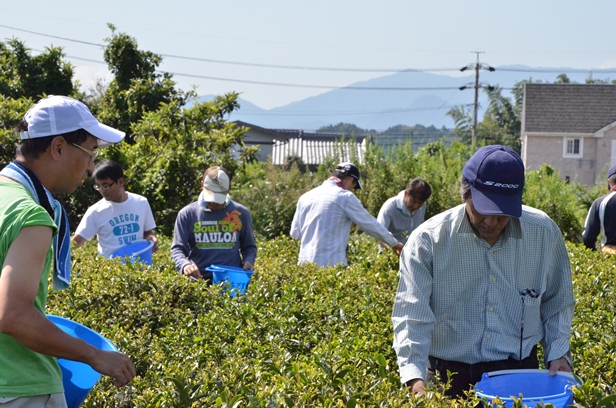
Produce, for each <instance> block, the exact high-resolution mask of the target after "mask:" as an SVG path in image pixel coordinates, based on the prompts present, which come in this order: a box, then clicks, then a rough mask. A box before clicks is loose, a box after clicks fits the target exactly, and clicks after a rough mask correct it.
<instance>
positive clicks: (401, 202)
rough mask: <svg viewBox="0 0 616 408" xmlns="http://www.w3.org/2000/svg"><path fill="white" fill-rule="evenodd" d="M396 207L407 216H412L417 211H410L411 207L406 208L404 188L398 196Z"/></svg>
mask: <svg viewBox="0 0 616 408" xmlns="http://www.w3.org/2000/svg"><path fill="white" fill-rule="evenodd" d="M396 207H398V209H399V210H401V211H402V213H403V214H404V215H406V216H407V217H412V216H413V214H414V213H415V211H413V212H410V211H409V209H408V208H406V204H405V203H404V190H402V191H400V192H399V193H398V195H397V196H396Z"/></svg>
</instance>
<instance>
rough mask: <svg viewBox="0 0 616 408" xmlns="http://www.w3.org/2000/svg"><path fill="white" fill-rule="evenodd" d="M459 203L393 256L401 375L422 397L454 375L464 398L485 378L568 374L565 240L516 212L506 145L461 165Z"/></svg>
mask: <svg viewBox="0 0 616 408" xmlns="http://www.w3.org/2000/svg"><path fill="white" fill-rule="evenodd" d="M461 184H462V185H461V193H462V201H463V204H461V205H459V206H457V207H454V208H452V209H450V210H448V211H445V212H443V213H441V214H439V215H436V216H434V217H432V218H431V219H430V220H428V221H426V222H425V223H423V224H422V225H421V226H419V228H417V229H416V230H415V231H414V232H413V233H412V234H411V237H410V238H409V240H408V242H407V244H406V245H405V247H404V249H403V251H402V255H401V258H400V282H399V285H398V291H397V294H396V300H395V303H394V308H393V312H392V323H393V328H394V342H393V346H394V349H395V351H396V354H397V356H398V366H399V368H400V377H401V380H402V382H403V383H405V384H406V385H407V386H408V387H409V388H410V390H411V392H418V393H424V392H425V387H426V384H427V383H434V382H435V377H436V373H439V375H440V378H441V379H445V380H446V379H447V371H448V370H449V371H451V372H455V373H456V374H455V375H454V376H453V378H452V387H451V389H450V390H448V391H447V394H448V395H452V396H456V395H457V396H461V395H464V392H465V391H467V390H469V389H470V388H471V387H472V385H474V384H475V383H477V382H478V381H479V380H480V379H481V376H482V374H483V373H484V372H489V371H497V370H502V369H513V368H538V365H539V363H538V360H537V344H538V343H540V344H541V345H542V348H543V356H544V363H545V366H546V367H547V368H549V370H550V374H551V375H554V374H556V372H557V371H566V372H570V371H571V361H570V357H569V338H570V331H571V321H572V318H573V310H574V307H575V299H574V297H573V287H572V281H571V268H570V263H569V257H568V254H567V250H566V248H565V243H564V240H563V237H562V233H561V231H560V229H559V228H558V226H557V225H556V224H555V223H554V222H553V221H552V220H551V219H550V218H549V217H548V216H547V215H546V214H545V213H543V212H542V211H539V210H537V209H534V208H531V207H527V206H523V205H522V191H523V188H524V164H523V163H522V159H521V158H520V156H519V155H518V154H517V153H515V152H514V151H513V150H511V149H509V148H507V147H505V146H498V145H497V146H486V147H483V148H481V149H479V150H478V151H477V152H476V153H475V154H474V155H473V157H471V158H470V159H469V161H468V162H467V163H466V165H465V166H464V169H463V171H462V183H461Z"/></svg>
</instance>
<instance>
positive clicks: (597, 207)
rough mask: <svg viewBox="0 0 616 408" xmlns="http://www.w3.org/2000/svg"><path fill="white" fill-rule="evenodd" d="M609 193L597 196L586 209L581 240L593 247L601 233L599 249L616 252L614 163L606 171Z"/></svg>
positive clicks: (611, 252) (615, 182)
mask: <svg viewBox="0 0 616 408" xmlns="http://www.w3.org/2000/svg"><path fill="white" fill-rule="evenodd" d="M607 188H608V189H609V191H610V192H609V193H608V194H606V195H604V196H601V197H599V198H597V199H596V200H595V201H594V202H593V203H592V206H591V207H590V210H588V215H587V216H586V222H585V225H584V233H583V234H582V240H583V241H584V245H586V248H590V249H593V250H594V249H595V246H596V244H597V237H598V236H599V234H601V251H603V252H605V253H607V254H616V165H614V166H612V167H610V169H609V170H608V171H607Z"/></svg>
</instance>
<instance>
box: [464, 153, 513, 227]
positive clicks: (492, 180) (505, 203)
mask: <svg viewBox="0 0 616 408" xmlns="http://www.w3.org/2000/svg"><path fill="white" fill-rule="evenodd" d="M462 176H463V177H464V178H465V179H466V180H467V181H468V182H469V184H470V185H471V194H472V197H473V206H474V207H475V210H477V212H478V213H479V214H483V215H506V216H509V217H516V218H519V217H520V216H521V215H522V192H523V191H524V163H523V162H522V158H521V157H520V156H519V155H518V154H517V153H516V152H515V151H514V150H512V149H510V148H508V147H506V146H501V145H492V146H485V147H482V148H481V149H479V150H477V151H476V152H475V154H474V155H473V157H471V158H470V159H469V160H468V162H466V164H465V165H464V168H463V169H462Z"/></svg>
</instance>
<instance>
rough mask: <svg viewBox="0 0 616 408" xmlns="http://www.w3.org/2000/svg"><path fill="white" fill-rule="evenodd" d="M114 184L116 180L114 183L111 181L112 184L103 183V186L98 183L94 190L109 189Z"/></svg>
mask: <svg viewBox="0 0 616 408" xmlns="http://www.w3.org/2000/svg"><path fill="white" fill-rule="evenodd" d="M114 184H115V181H114V182H113V183H111V184H103V185H102V186H99V185H98V184H94V190H96V191H107V190H109V189H110V188H111V186H113V185H114Z"/></svg>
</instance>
